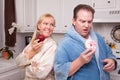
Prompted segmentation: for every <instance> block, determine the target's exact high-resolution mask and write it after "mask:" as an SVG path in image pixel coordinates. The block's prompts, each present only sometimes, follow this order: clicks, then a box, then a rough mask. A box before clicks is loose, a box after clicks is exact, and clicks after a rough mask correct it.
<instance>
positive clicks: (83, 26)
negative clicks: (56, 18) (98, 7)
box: [73, 10, 93, 38]
mask: <svg viewBox="0 0 120 80" xmlns="http://www.w3.org/2000/svg"><path fill="white" fill-rule="evenodd" d="M92 16H93V15H92V13H91V12H90V11H86V10H80V11H79V12H78V13H77V18H76V19H73V25H74V26H75V30H76V31H77V32H78V33H79V34H80V35H81V36H83V37H84V38H88V37H89V32H90V29H91V26H92V21H93V17H92Z"/></svg>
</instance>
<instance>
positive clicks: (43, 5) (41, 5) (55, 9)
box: [37, 0, 62, 33]
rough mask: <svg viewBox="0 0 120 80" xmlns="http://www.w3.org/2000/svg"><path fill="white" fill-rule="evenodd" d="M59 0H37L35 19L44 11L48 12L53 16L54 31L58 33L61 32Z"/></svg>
mask: <svg viewBox="0 0 120 80" xmlns="http://www.w3.org/2000/svg"><path fill="white" fill-rule="evenodd" d="M61 9H62V8H61V0H54V1H51V0H37V20H38V18H39V17H40V16H41V15H42V14H45V13H50V14H52V15H53V16H54V18H55V20H56V27H55V29H54V32H55V33H56V32H57V33H59V32H61V29H62V25H61V21H62V20H61V17H62V12H61Z"/></svg>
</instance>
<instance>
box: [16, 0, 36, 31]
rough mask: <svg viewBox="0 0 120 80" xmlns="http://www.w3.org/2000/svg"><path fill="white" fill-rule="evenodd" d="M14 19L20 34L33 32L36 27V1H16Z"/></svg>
mask: <svg viewBox="0 0 120 80" xmlns="http://www.w3.org/2000/svg"><path fill="white" fill-rule="evenodd" d="M16 18H17V24H19V25H20V29H19V31H20V32H33V31H34V29H35V26H36V0H16Z"/></svg>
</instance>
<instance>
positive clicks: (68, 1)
mask: <svg viewBox="0 0 120 80" xmlns="http://www.w3.org/2000/svg"><path fill="white" fill-rule="evenodd" d="M91 3H92V2H91V0H63V3H62V4H63V7H62V9H63V19H62V21H63V26H64V27H66V30H68V28H69V27H70V26H71V25H72V18H73V9H74V7H76V6H77V5H78V4H89V5H91Z"/></svg>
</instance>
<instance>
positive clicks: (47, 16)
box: [30, 13, 55, 43]
mask: <svg viewBox="0 0 120 80" xmlns="http://www.w3.org/2000/svg"><path fill="white" fill-rule="evenodd" d="M45 18H53V20H54V24H53V25H54V26H55V19H54V17H53V16H52V15H51V14H49V13H46V14H43V15H42V16H40V17H39V20H38V22H37V28H36V30H35V31H34V33H33V36H32V39H31V41H30V43H32V42H33V41H34V40H35V39H36V38H37V36H38V35H39V34H40V33H39V31H38V24H41V22H42V21H43V20H44V19H45Z"/></svg>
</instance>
